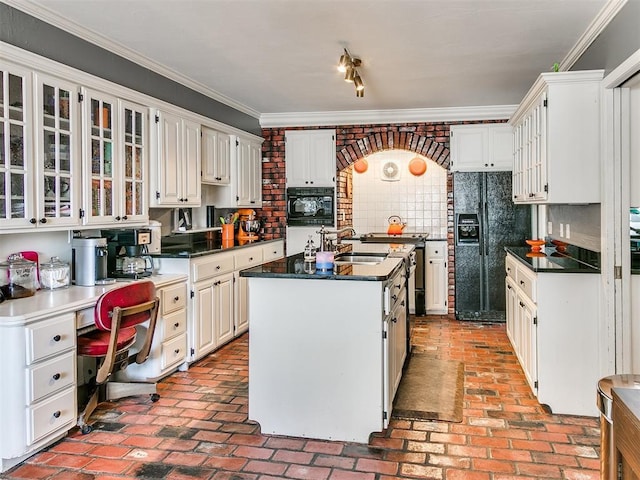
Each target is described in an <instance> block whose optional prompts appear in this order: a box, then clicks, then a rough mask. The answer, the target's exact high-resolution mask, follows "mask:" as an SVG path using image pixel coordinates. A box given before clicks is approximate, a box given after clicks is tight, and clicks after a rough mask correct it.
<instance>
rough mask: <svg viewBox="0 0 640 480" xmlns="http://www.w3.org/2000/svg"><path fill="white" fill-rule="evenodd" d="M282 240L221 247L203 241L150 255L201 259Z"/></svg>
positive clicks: (213, 241)
mask: <svg viewBox="0 0 640 480" xmlns="http://www.w3.org/2000/svg"><path fill="white" fill-rule="evenodd" d="M280 240H282V239H281V238H274V239H271V240H255V241H252V242H247V243H245V244H243V245H240V244H235V243H234V245H231V246H228V247H224V248H223V247H222V245H221V244H220V242H217V241H215V240H212V241H205V242H196V243H192V244H186V245H167V246H164V245H163V246H162V250H161V251H160V253H152V254H151V256H152V257H154V258H194V257H201V256H203V255H211V254H215V253H222V252H230V251H233V250H238V249H241V248H246V247H253V246H256V245H267V244H269V243H272V242H277V241H280Z"/></svg>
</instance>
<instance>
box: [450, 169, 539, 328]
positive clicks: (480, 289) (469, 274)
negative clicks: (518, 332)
mask: <svg viewBox="0 0 640 480" xmlns="http://www.w3.org/2000/svg"><path fill="white" fill-rule="evenodd" d="M512 195H513V193H512V191H511V172H456V173H454V174H453V209H454V214H455V219H454V221H455V226H454V228H455V249H454V254H455V275H454V277H455V306H456V318H457V319H459V320H479V321H504V320H505V303H506V299H505V267H504V260H505V255H506V253H505V251H504V247H505V246H525V242H524V241H525V239H527V238H530V232H531V207H530V206H528V205H515V204H514V203H513V200H512Z"/></svg>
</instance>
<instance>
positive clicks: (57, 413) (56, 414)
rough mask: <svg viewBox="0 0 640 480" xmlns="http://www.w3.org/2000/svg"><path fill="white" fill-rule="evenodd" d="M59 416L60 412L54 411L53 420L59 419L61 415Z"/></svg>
mask: <svg viewBox="0 0 640 480" xmlns="http://www.w3.org/2000/svg"><path fill="white" fill-rule="evenodd" d="M61 414H62V413H61V412H60V410H56V411H55V412H53V416H54V417H55V418H60V415H61Z"/></svg>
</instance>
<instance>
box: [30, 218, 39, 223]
mask: <svg viewBox="0 0 640 480" xmlns="http://www.w3.org/2000/svg"><path fill="white" fill-rule="evenodd" d="M37 222H38V221H37V220H36V219H35V218H30V219H29V223H31V224H35V223H37Z"/></svg>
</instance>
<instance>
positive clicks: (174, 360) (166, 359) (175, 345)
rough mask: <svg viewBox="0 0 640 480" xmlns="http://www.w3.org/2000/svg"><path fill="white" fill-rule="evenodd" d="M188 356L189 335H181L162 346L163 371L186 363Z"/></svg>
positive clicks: (161, 364) (161, 365)
mask: <svg viewBox="0 0 640 480" xmlns="http://www.w3.org/2000/svg"><path fill="white" fill-rule="evenodd" d="M186 356H187V335H186V334H183V335H180V336H178V337H176V338H174V339H172V340H169V341H166V342H164V343H163V344H162V361H161V363H160V368H161V369H162V370H164V369H166V368H169V367H173V366H175V365H177V364H178V363H182V362H184V360H185V358H186Z"/></svg>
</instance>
